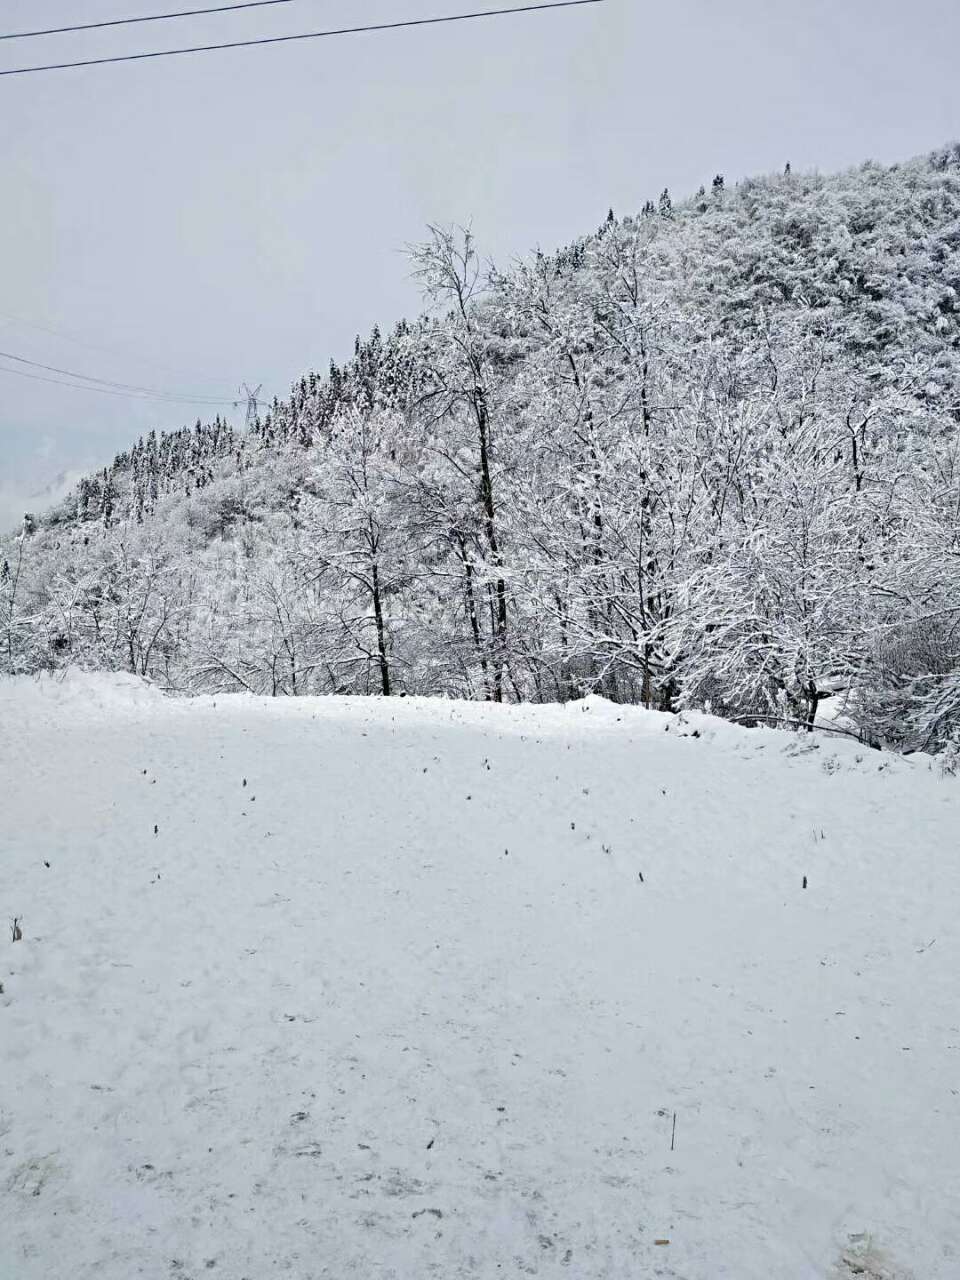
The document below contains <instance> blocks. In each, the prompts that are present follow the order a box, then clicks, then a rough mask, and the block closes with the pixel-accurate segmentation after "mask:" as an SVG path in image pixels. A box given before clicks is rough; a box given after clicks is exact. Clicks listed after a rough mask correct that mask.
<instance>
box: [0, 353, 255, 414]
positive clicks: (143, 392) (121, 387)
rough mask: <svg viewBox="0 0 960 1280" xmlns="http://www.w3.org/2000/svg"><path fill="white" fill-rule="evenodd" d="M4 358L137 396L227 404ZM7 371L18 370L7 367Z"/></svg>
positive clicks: (19, 358) (13, 357)
mask: <svg viewBox="0 0 960 1280" xmlns="http://www.w3.org/2000/svg"><path fill="white" fill-rule="evenodd" d="M0 356H2V357H3V359H4V360H13V361H15V362H16V363H17V364H25V365H28V366H29V367H30V368H31V369H43V370H44V371H45V372H46V373H60V374H63V376H64V377H67V378H79V379H80V380H81V381H82V382H90V383H99V384H100V385H101V386H103V387H105V388H108V389H111V390H114V391H121V392H132V393H134V394H135V395H138V396H149V397H152V398H153V399H156V400H165V401H171V402H172V401H175V402H177V403H179V404H187V403H189V404H208V405H218V404H228V403H230V402H229V401H228V400H216V399H214V398H213V397H212V396H192V395H180V393H179V392H175V391H160V390H158V389H157V388H156V387H141V386H138V385H137V384H136V383H131V382H116V381H114V380H113V379H112V378H95V377H93V376H92V375H91V374H88V373H77V371H76V370H75V369H61V368H59V367H58V366H57V365H55V364H41V363H40V361H39V360H28V359H27V358H26V357H25V356H17V355H14V354H13V352H11V351H0ZM6 372H8V373H16V372H18V371H17V370H16V369H8V370H7V371H6Z"/></svg>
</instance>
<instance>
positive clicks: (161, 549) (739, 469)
mask: <svg viewBox="0 0 960 1280" xmlns="http://www.w3.org/2000/svg"><path fill="white" fill-rule="evenodd" d="M411 255H412V263H413V270H414V271H415V273H416V275H417V277H418V279H419V280H420V282H421V284H422V287H423V292H424V298H425V310H424V314H423V315H422V316H420V317H418V318H417V319H415V320H413V321H411V322H409V323H407V322H403V323H400V324H399V325H397V326H396V327H395V328H394V329H393V330H391V331H389V332H388V333H387V334H386V336H384V335H383V334H382V333H381V332H380V331H379V330H375V331H374V333H373V334H372V335H371V336H370V337H369V338H367V339H364V340H359V339H358V340H357V343H356V348H355V354H354V356H353V358H352V359H350V360H349V361H348V362H346V363H344V364H342V365H336V364H334V365H331V367H330V369H329V372H328V373H327V374H325V375H320V374H317V373H311V374H310V375H308V376H305V377H304V378H303V379H302V380H301V381H300V382H299V383H297V384H296V385H295V386H294V387H293V389H292V392H291V394H290V396H289V398H288V399H286V400H284V401H275V402H274V404H273V405H272V407H271V409H270V411H269V413H266V414H265V415H264V416H263V418H262V419H261V420H259V421H258V422H257V423H256V424H255V426H254V428H253V429H252V430H251V431H249V432H238V431H237V430H236V429H234V428H232V427H230V426H228V425H227V424H226V423H225V422H223V421H221V420H220V419H217V420H215V421H214V422H213V423H207V424H202V423H199V422H198V423H197V424H196V426H195V427H192V428H184V429H183V430H181V431H175V432H170V433H159V434H158V433H154V432H151V433H150V434H149V435H148V436H146V437H145V438H142V439H140V440H138V441H137V443H136V444H135V445H134V446H133V447H132V448H131V449H130V450H129V451H128V452H125V453H123V454H121V455H119V456H118V457H117V458H116V459H115V460H114V461H113V463H112V465H110V466H108V467H106V468H105V469H103V470H102V471H101V472H100V473H98V474H94V475H91V476H89V477H88V478H87V479H85V480H84V481H83V482H82V483H81V484H80V486H79V488H78V490H77V492H76V494H75V495H73V496H72V497H71V498H70V499H69V500H68V501H66V502H64V503H61V504H60V505H58V506H57V507H55V508H54V509H52V510H51V511H49V512H46V513H43V514H35V515H31V516H28V517H27V518H26V519H25V521H24V524H23V527H22V529H21V530H19V531H18V532H16V533H15V534H14V535H11V536H10V537H9V538H7V539H5V540H3V541H2V542H0V670H2V671H5V672H35V671H38V670H43V669H53V668H58V667H63V666H66V665H79V666H83V667H92V668H107V669H121V670H127V671H132V672H136V673H138V674H141V675H143V676H145V677H148V678H150V679H152V680H155V681H157V682H158V683H159V684H161V685H162V686H163V687H164V688H167V689H169V690H174V691H180V692H183V693H199V692H217V693H220V692H226V691H240V690H247V691H251V692H254V693H258V694H272V695H300V694H307V693H329V692H339V693H357V694H361V693H362V694H380V695H397V694H410V695H414V694H419V695H447V696H456V697H467V698H478V699H489V700H494V701H496V700H511V701H517V700H532V701H557V700H561V701H562V700H567V699H570V698H574V697H579V696H582V695H583V694H584V693H586V692H591V691H593V692H598V693H601V694H603V695H604V696H606V697H608V698H611V699H614V700H617V701H623V702H640V703H643V704H645V705H648V706H653V707H660V708H680V707H688V706H695V707H701V708H706V709H709V710H711V711H713V712H715V713H717V714H720V715H724V716H728V717H731V718H736V719H739V720H741V721H744V722H746V723H751V722H757V721H763V722H778V723H784V724H795V725H799V726H801V727H802V726H808V725H811V724H812V723H813V720H814V717H815V716H816V715H817V713H818V709H820V707H821V704H822V702H823V700H824V699H825V698H828V697H833V698H834V699H837V700H840V699H842V703H843V710H844V714H845V717H846V723H847V724H849V725H850V726H852V727H853V731H854V732H857V733H859V734H860V735H861V736H862V737H863V739H864V740H865V741H869V742H871V743H873V744H881V743H883V744H886V745H891V746H896V747H899V748H902V749H909V750H915V749H925V750H943V749H945V748H949V747H950V746H951V744H952V743H953V741H954V738H955V737H956V736H957V735H958V734H960V649H958V640H957V623H958V621H960V541H958V535H960V456H958V447H960V146H954V147H950V148H945V149H943V150H941V151H938V152H936V153H934V154H932V155H930V156H926V157H923V158H920V159H917V160H913V161H910V162H908V163H905V164H902V165H896V166H892V167H884V166H880V165H878V164H874V163H867V164H864V165H862V166H860V167H858V168H857V169H855V170H852V171H850V172H846V173H843V174H839V175H834V176H828V177H823V176H819V175H815V174H794V173H791V172H790V170H789V166H788V167H787V169H786V171H785V172H784V173H782V174H778V175H776V176H769V177H762V178H757V179H749V180H745V181H742V182H740V183H738V184H736V185H735V186H728V185H727V184H726V183H725V182H724V180H723V178H722V177H720V176H719V175H718V176H717V177H716V178H715V179H714V180H713V182H712V183H711V184H710V186H709V188H706V189H705V188H701V190H700V191H699V192H697V193H696V195H695V196H694V197H693V198H692V199H689V200H686V201H684V202H677V203H674V202H673V201H672V200H671V197H670V194H669V193H668V192H666V191H664V192H663V193H662V195H661V196H660V199H659V201H657V202H656V203H653V202H650V201H648V202H647V203H646V205H645V206H644V207H643V209H642V210H641V211H639V212H638V213H636V214H635V215H631V216H616V215H615V214H614V213H613V212H612V211H611V213H610V215H609V217H608V218H607V220H606V221H605V222H604V223H603V225H602V226H601V227H600V228H599V230H597V231H596V232H595V233H593V234H590V235H587V236H585V237H583V238H582V239H581V240H578V241H577V242H575V243H574V244H572V245H569V246H567V247H566V248H564V249H562V250H560V251H559V252H552V253H545V252H540V253H536V254H532V255H530V256H529V257H527V258H526V259H524V260H523V261H521V262H519V263H517V264H514V265H512V266H510V267H509V268H508V269H503V270H498V269H497V268H495V267H492V266H490V265H489V264H487V263H486V262H485V261H484V259H483V258H482V255H481V253H480V252H479V251H478V248H477V246H476V244H475V242H474V239H473V236H472V234H471V233H470V232H469V231H461V230H457V229H446V228H433V229H431V230H430V232H429V234H428V236H427V237H426V239H425V242H424V243H423V244H422V245H420V246H417V247H415V248H414V249H413V250H411Z"/></svg>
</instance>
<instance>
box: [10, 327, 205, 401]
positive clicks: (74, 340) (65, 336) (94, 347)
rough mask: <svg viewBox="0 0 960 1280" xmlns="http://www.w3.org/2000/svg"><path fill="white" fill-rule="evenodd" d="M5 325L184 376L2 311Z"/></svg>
mask: <svg viewBox="0 0 960 1280" xmlns="http://www.w3.org/2000/svg"><path fill="white" fill-rule="evenodd" d="M5 324H12V325H17V326H19V327H20V328H25V329H36V330H37V331H38V332H39V333H48V334H50V335H51V337H54V338H59V339H60V341H61V342H70V343H73V345H74V346H77V347H83V348H84V349H85V350H87V351H99V352H101V353H105V354H106V355H109V356H119V357H120V359H121V360H126V361H129V362H131V363H133V364H138V365H144V366H146V367H147V368H150V369H155V370H156V371H157V372H158V373H164V374H171V373H172V374H173V375H174V377H177V378H179V377H181V376H183V375H182V373H181V372H180V371H178V370H176V369H172V368H170V367H169V366H168V365H163V364H158V363H157V361H155V360H147V359H145V358H144V357H142V356H137V355H135V354H134V353H133V352H130V351H124V350H122V349H121V348H120V347H108V346H105V345H104V344H103V343H100V342H87V341H86V340H85V339H83V338H79V337H78V336H77V335H76V333H70V332H68V331H66V330H64V329H54V328H52V327H51V326H50V325H46V324H38V323H37V322H36V321H35V320H26V319H25V318H24V317H23V316H14V315H10V314H9V312H4V311H0V328H3V326H4V325H5ZM188 376H189V375H188ZM202 394H204V395H206V394H207V393H206V392H204V393H202ZM211 398H212V397H211Z"/></svg>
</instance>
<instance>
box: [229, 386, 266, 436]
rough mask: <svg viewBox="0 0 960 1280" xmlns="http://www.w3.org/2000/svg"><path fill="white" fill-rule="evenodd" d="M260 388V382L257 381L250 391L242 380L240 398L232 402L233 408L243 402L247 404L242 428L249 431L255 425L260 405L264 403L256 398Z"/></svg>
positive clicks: (261, 387) (261, 388)
mask: <svg viewBox="0 0 960 1280" xmlns="http://www.w3.org/2000/svg"><path fill="white" fill-rule="evenodd" d="M262 390H263V383H262V382H261V383H259V384H258V385H257V386H256V387H254V388H253V390H252V391H251V389H250V388H249V387H248V386H247V384H246V383H245V382H244V383H242V384H241V386H240V395H241V397H242V399H240V400H235V401H234V402H233V407H234V408H235V409H237V408H239V406H240V405H241V404H245V405H246V406H247V416H246V419H245V421H244V424H243V425H244V429H245V430H247V431H249V430H250V429H251V428H252V427H254V426H256V423H257V418H258V417H259V416H260V414H259V408H260V405H261V404H264V403H266V402H265V401H262V400H260V399H259V398H258V397H259V395H260V392H261V391H262Z"/></svg>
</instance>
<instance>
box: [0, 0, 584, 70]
mask: <svg viewBox="0 0 960 1280" xmlns="http://www.w3.org/2000/svg"><path fill="white" fill-rule="evenodd" d="M603 3H604V0H550V2H549V3H547V4H525V5H520V6H518V7H516V8H513V9H482V10H479V11H477V12H476V13H453V14H448V15H447V16H445V17H441V18H407V19H406V20H405V21H403V22H377V23H372V24H370V25H369V26H365V27H340V28H339V29H337V30H331V31H305V32H303V33H302V34H300V35H292V36H265V37H261V38H260V39H259V40H231V41H228V42H226V43H224V44H197V45H191V46H189V47H187V48H183V49H156V50H153V51H152V52H150V53H124V54H118V55H116V56H114V57H111V58H85V59H83V60H82V61H80V62H49V63H46V64H44V65H43V66H37V67H12V68H10V69H9V70H7V71H0V76H26V75H33V74H35V73H36V72H38V71H66V70H68V69H69V68H71V67H102V66H105V65H106V64H107V63H111V62H142V61H143V60H144V59H146V58H173V57H176V56H177V55H178V54H183V53H213V52H218V51H219V50H221V49H250V48H252V47H253V46H254V45H265V44H289V43H290V42H291V41H294V40H324V39H328V38H330V37H332V36H349V35H362V34H366V33H368V32H373V31H398V30H400V28H402V27H432V26H439V25H440V24H441V23H446V22H469V21H471V20H473V19H476V18H498V17H505V16H506V15H507V14H511V13H543V12H544V11H545V10H547V9H574V8H577V7H579V6H581V5H588V4H603Z"/></svg>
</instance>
